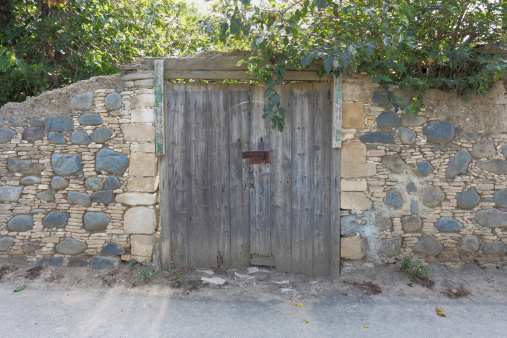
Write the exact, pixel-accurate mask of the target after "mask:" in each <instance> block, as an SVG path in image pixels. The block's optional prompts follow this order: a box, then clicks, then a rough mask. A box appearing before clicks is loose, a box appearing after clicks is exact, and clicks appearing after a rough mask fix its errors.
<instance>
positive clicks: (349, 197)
mask: <svg viewBox="0 0 507 338" xmlns="http://www.w3.org/2000/svg"><path fill="white" fill-rule="evenodd" d="M340 199H341V201H340V208H341V209H344V210H368V209H370V208H371V207H372V205H373V203H372V201H371V200H370V199H369V198H367V197H366V196H365V194H364V193H362V192H345V191H344V192H342V193H341V196H340Z"/></svg>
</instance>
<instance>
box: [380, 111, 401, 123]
mask: <svg viewBox="0 0 507 338" xmlns="http://www.w3.org/2000/svg"><path fill="white" fill-rule="evenodd" d="M400 124H401V120H400V117H399V116H398V114H396V113H395V112H393V111H386V112H383V113H382V114H380V115H379V116H377V126H378V127H397V126H399V125H400Z"/></svg>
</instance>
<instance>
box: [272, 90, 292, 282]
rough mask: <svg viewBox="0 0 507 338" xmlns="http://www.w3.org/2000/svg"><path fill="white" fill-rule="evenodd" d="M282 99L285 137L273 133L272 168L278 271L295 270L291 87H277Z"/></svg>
mask: <svg viewBox="0 0 507 338" xmlns="http://www.w3.org/2000/svg"><path fill="white" fill-rule="evenodd" d="M276 90H277V91H278V92H279V93H280V94H281V95H282V99H281V104H282V106H283V107H284V108H285V109H286V114H285V125H286V128H285V130H284V132H283V133H280V132H278V131H272V133H271V150H270V157H269V160H270V164H269V166H270V167H271V169H270V170H271V231H272V237H271V246H272V248H273V256H274V258H275V263H276V268H277V270H278V271H283V272H290V271H291V269H292V218H291V215H292V212H291V211H292V207H291V204H292V194H291V186H292V182H291V181H292V164H291V119H292V104H291V96H292V94H291V86H290V85H283V86H277V87H276Z"/></svg>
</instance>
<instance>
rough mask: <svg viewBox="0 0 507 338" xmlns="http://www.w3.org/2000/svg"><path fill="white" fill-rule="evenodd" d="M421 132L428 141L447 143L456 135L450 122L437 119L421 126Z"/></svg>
mask: <svg viewBox="0 0 507 338" xmlns="http://www.w3.org/2000/svg"><path fill="white" fill-rule="evenodd" d="M423 134H424V135H426V138H427V139H428V141H430V142H434V143H447V142H451V141H452V139H453V138H454V136H455V135H456V131H455V129H454V126H453V125H452V124H450V123H448V122H443V121H439V122H432V123H428V124H427V125H426V126H425V127H424V128H423Z"/></svg>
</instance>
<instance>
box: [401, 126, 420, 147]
mask: <svg viewBox="0 0 507 338" xmlns="http://www.w3.org/2000/svg"><path fill="white" fill-rule="evenodd" d="M398 135H400V139H401V143H403V144H414V143H415V138H416V136H417V135H416V133H415V131H413V130H411V129H408V128H405V127H398Z"/></svg>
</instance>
